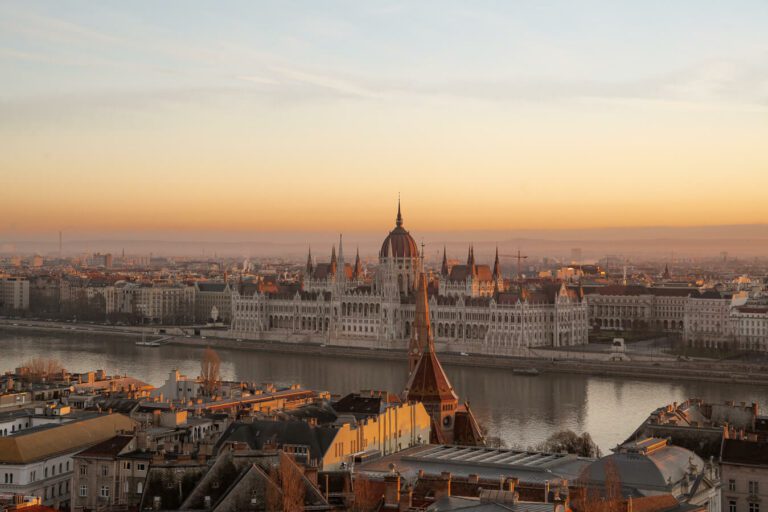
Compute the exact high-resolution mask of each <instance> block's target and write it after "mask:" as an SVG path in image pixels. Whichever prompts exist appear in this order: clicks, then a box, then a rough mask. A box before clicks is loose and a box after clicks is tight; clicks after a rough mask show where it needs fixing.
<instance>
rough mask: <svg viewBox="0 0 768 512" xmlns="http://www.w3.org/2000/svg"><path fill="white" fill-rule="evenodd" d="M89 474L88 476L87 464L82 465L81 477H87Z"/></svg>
mask: <svg viewBox="0 0 768 512" xmlns="http://www.w3.org/2000/svg"><path fill="white" fill-rule="evenodd" d="M87 474H88V466H86V465H85V464H81V465H80V475H81V476H85V475H87Z"/></svg>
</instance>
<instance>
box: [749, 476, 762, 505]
mask: <svg viewBox="0 0 768 512" xmlns="http://www.w3.org/2000/svg"><path fill="white" fill-rule="evenodd" d="M749 494H752V495H757V494H760V488H759V486H758V485H757V481H755V480H750V481H749ZM758 507H759V505H758ZM751 508H752V505H750V510H751Z"/></svg>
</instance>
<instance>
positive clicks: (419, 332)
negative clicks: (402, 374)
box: [408, 272, 433, 372]
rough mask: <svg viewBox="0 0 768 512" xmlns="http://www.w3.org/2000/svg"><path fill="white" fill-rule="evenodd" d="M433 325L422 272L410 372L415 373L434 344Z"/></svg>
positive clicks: (417, 292)
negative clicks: (426, 351)
mask: <svg viewBox="0 0 768 512" xmlns="http://www.w3.org/2000/svg"><path fill="white" fill-rule="evenodd" d="M432 341H433V340H432V325H431V323H430V319H429V300H428V299H427V277H426V275H425V274H424V273H423V272H422V273H420V274H419V278H418V283H417V284H416V313H415V315H414V318H413V330H412V331H411V341H410V344H409V349H408V371H410V372H413V369H414V368H415V367H416V364H417V363H418V362H419V359H420V358H421V355H422V353H423V352H424V350H425V349H426V348H427V345H428V344H429V343H432Z"/></svg>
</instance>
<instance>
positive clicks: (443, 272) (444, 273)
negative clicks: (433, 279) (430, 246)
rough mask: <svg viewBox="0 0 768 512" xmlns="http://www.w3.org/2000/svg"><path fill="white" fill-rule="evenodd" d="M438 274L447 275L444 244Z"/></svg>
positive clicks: (446, 258)
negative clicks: (441, 263)
mask: <svg viewBox="0 0 768 512" xmlns="http://www.w3.org/2000/svg"><path fill="white" fill-rule="evenodd" d="M440 274H441V275H443V276H447V275H448V257H447V256H446V254H445V246H443V265H442V266H441V267H440Z"/></svg>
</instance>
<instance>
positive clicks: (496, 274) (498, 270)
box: [493, 245, 501, 280]
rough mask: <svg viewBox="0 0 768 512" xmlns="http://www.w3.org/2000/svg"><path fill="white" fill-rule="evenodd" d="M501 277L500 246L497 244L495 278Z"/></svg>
mask: <svg viewBox="0 0 768 512" xmlns="http://www.w3.org/2000/svg"><path fill="white" fill-rule="evenodd" d="M500 277H501V265H500V264H499V246H498V245H497V246H496V258H495V259H494V260H493V279H494V280H498V279H499V278H500Z"/></svg>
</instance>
